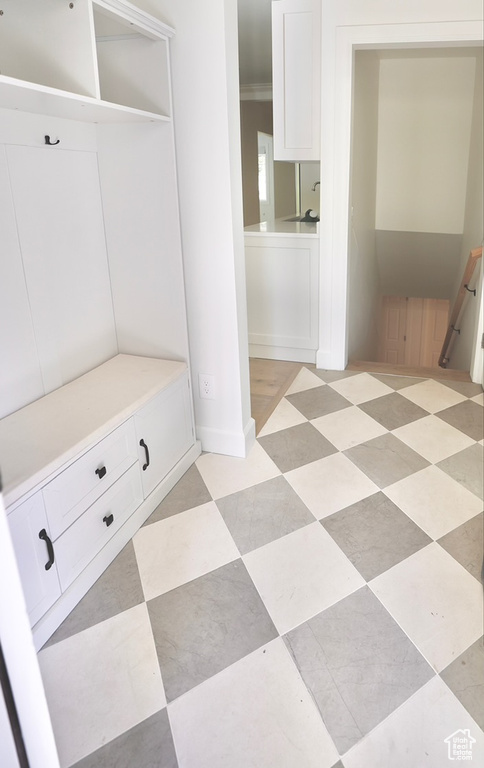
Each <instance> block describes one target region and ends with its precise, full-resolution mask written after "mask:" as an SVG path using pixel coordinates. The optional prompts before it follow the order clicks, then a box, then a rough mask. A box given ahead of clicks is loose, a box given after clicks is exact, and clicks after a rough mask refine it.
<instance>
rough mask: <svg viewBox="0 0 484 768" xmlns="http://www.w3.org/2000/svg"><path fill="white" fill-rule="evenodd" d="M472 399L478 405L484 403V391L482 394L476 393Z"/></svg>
mask: <svg viewBox="0 0 484 768" xmlns="http://www.w3.org/2000/svg"><path fill="white" fill-rule="evenodd" d="M471 400H472V401H473V402H474V403H477V404H478V405H484V392H481V394H480V395H476V396H475V397H471Z"/></svg>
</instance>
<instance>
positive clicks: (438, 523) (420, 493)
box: [385, 467, 482, 539]
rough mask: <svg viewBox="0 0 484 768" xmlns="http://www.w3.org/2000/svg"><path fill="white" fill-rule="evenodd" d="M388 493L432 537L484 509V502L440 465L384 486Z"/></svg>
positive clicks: (444, 532)
mask: <svg viewBox="0 0 484 768" xmlns="http://www.w3.org/2000/svg"><path fill="white" fill-rule="evenodd" d="M385 494H386V495H387V496H388V497H389V498H390V499H391V500H392V501H393V502H394V503H395V504H396V505H397V507H400V509H402V510H403V511H404V512H405V513H406V514H407V515H408V516H409V517H411V518H412V520H413V521H414V522H416V523H417V525H419V526H420V528H422V530H424V531H425V533H428V535H429V536H431V537H432V538H433V539H439V538H440V537H441V536H444V535H445V534H446V533H448V532H449V531H452V530H453V529H454V528H457V526H459V525H461V524H462V523H465V522H466V521H467V520H470V519H471V518H472V517H474V516H475V515H477V514H479V512H481V510H482V501H481V500H480V499H479V498H478V497H477V496H475V495H474V494H473V493H471V492H470V491H468V490H467V488H464V486H463V485H461V484H460V483H456V481H455V480H453V479H452V478H451V477H450V476H449V475H447V474H446V473H445V472H442V470H441V469H439V468H438V467H426V468H425V469H422V470H421V471H420V472H416V473H415V474H414V475H410V476H409V477H406V478H404V480H400V481H399V482H398V483H394V485H389V486H387V487H386V488H385Z"/></svg>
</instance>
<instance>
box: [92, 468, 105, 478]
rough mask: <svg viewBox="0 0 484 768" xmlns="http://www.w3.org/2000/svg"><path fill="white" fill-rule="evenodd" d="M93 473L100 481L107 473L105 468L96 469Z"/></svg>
mask: <svg viewBox="0 0 484 768" xmlns="http://www.w3.org/2000/svg"><path fill="white" fill-rule="evenodd" d="M95 472H96V475H97V476H98V477H99V479H100V480H102V479H103V477H104V475H105V474H106V472H107V469H106V467H98V468H97V469H96V470H95Z"/></svg>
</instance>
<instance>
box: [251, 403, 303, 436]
mask: <svg viewBox="0 0 484 768" xmlns="http://www.w3.org/2000/svg"><path fill="white" fill-rule="evenodd" d="M305 421H307V419H306V417H305V416H303V415H302V413H301V412H300V411H298V409H297V408H294V406H293V405H292V404H291V403H290V402H289V400H286V398H285V397H283V398H282V400H281V402H280V403H279V404H278V405H277V406H276V408H275V410H274V412H273V414H272V415H271V416H270V417H269V418H268V420H267V421H266V423H265V424H264V426H263V427H262V429H261V431H260V432H259V434H258V437H264V435H271V434H272V433H273V432H279V430H280V429H288V428H289V427H296V426H297V425H298V424H304V422H305Z"/></svg>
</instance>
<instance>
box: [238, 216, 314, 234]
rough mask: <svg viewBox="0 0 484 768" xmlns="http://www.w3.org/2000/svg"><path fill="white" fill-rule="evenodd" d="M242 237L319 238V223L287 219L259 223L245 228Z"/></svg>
mask: <svg viewBox="0 0 484 768" xmlns="http://www.w3.org/2000/svg"><path fill="white" fill-rule="evenodd" d="M244 235H248V236H251V235H272V236H274V235H277V236H278V237H280V236H281V235H282V236H283V237H284V236H291V235H298V236H301V237H319V222H314V223H313V222H306V221H288V220H287V219H274V221H260V222H259V223H258V224H251V225H250V226H248V227H245V228H244Z"/></svg>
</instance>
